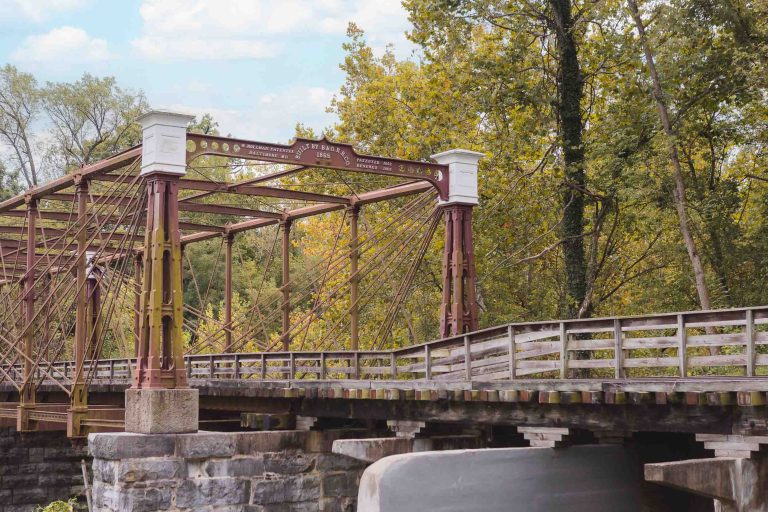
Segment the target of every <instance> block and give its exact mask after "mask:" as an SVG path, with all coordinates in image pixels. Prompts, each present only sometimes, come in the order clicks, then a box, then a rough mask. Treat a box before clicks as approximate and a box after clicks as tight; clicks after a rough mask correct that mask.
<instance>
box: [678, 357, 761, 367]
mask: <svg viewBox="0 0 768 512" xmlns="http://www.w3.org/2000/svg"><path fill="white" fill-rule="evenodd" d="M746 364H747V355H746V354H732V355H723V354H721V355H717V356H689V357H688V366H689V367H690V366H746Z"/></svg>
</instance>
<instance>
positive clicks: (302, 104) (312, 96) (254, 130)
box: [157, 87, 335, 142]
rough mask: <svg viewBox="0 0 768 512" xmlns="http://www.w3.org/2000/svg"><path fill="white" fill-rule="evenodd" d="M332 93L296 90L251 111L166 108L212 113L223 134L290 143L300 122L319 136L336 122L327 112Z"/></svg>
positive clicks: (264, 99) (265, 98)
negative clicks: (324, 129) (326, 108)
mask: <svg viewBox="0 0 768 512" xmlns="http://www.w3.org/2000/svg"><path fill="white" fill-rule="evenodd" d="M331 98H333V91H331V90H329V89H326V88H324V87H295V88H290V89H287V90H284V91H280V92H278V93H273V94H265V95H263V96H262V97H261V98H259V101H258V103H257V104H256V106H254V107H251V108H243V109H239V108H230V109H221V108H216V107H212V106H210V105H209V104H204V103H200V104H197V105H190V104H169V105H160V106H158V107H157V108H165V109H168V110H173V111H178V112H188V113H192V114H195V115H197V116H201V115H202V114H204V113H209V114H211V115H212V116H213V118H214V119H215V120H216V122H218V123H219V130H220V131H221V132H222V133H223V134H225V135H226V134H231V135H232V136H233V137H239V138H245V139H252V140H261V141H265V142H287V141H289V140H290V139H291V138H292V137H293V135H294V131H295V127H296V123H297V122H301V123H303V124H305V125H307V126H310V127H312V128H314V129H315V130H316V131H317V132H318V133H319V132H320V131H321V130H322V129H323V128H325V127H326V126H330V125H331V124H333V122H334V121H335V116H334V115H333V114H328V113H326V112H325V107H326V106H328V105H329V104H330V101H331Z"/></svg>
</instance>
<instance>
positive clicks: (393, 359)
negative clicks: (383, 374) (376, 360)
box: [389, 350, 397, 380]
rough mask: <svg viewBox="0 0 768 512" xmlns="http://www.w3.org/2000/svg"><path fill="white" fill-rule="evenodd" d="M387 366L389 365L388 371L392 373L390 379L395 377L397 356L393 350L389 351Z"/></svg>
mask: <svg viewBox="0 0 768 512" xmlns="http://www.w3.org/2000/svg"><path fill="white" fill-rule="evenodd" d="M389 366H390V373H391V374H392V380H395V379H397V356H396V355H395V351H394V350H393V351H392V352H390V353H389Z"/></svg>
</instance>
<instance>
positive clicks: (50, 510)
mask: <svg viewBox="0 0 768 512" xmlns="http://www.w3.org/2000/svg"><path fill="white" fill-rule="evenodd" d="M75 506H77V498H70V499H68V500H67V501H62V500H58V501H54V502H53V503H49V504H48V505H46V506H44V507H41V506H38V507H37V508H36V509H35V512H74V510H75Z"/></svg>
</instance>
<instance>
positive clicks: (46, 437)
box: [0, 428, 88, 512]
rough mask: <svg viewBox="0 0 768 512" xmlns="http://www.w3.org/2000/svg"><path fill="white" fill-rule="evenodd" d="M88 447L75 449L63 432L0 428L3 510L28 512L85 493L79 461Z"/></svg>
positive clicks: (1, 507)
mask: <svg viewBox="0 0 768 512" xmlns="http://www.w3.org/2000/svg"><path fill="white" fill-rule="evenodd" d="M81 459H88V453H87V449H86V448H84V447H82V448H75V447H73V446H72V444H71V443H70V441H69V439H67V437H66V436H65V435H64V433H63V432H30V433H27V434H24V436H23V437H22V436H21V435H19V433H18V432H16V431H15V430H13V429H9V428H3V429H2V430H0V512H11V511H13V512H28V511H33V510H35V507H36V506H37V505H47V504H48V503H50V502H52V501H56V500H67V499H69V498H71V497H73V496H78V495H81V494H82V493H83V477H82V469H81V467H80V460H81Z"/></svg>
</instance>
